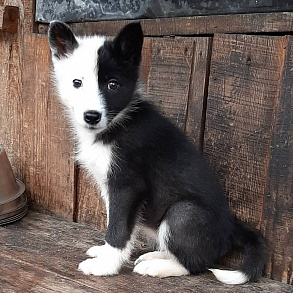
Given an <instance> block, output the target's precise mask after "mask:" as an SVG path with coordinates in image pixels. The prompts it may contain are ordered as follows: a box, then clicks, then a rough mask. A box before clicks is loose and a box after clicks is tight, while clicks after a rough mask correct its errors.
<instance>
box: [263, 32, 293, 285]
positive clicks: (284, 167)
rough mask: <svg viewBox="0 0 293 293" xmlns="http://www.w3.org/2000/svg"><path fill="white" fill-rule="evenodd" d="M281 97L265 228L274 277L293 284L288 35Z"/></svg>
mask: <svg viewBox="0 0 293 293" xmlns="http://www.w3.org/2000/svg"><path fill="white" fill-rule="evenodd" d="M285 45H286V47H287V50H286V57H285V62H284V70H283V75H282V76H280V78H282V79H281V80H282V87H281V92H280V99H279V100H278V103H277V105H276V107H277V112H276V120H275V125H274V129H273V136H272V141H271V147H270V149H271V154H270V156H271V159H270V165H269V170H268V178H267V188H266V196H265V202H264V209H265V212H264V230H265V235H266V236H267V237H268V239H269V240H270V243H271V246H272V252H271V253H272V254H271V260H270V266H269V271H270V275H271V277H272V278H274V279H278V280H282V282H287V283H289V284H291V285H293V271H292V270H293V123H292V122H293V87H292V81H293V51H292V50H293V38H292V37H288V43H287V44H285Z"/></svg>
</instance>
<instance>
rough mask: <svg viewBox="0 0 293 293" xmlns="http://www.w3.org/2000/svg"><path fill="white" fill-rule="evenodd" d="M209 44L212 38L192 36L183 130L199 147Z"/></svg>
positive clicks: (207, 75)
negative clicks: (192, 43) (189, 75)
mask: <svg viewBox="0 0 293 293" xmlns="http://www.w3.org/2000/svg"><path fill="white" fill-rule="evenodd" d="M211 46H212V38H194V52H193V62H192V70H191V78H190V85H189V98H188V106H187V114H186V115H187V117H186V125H185V132H186V134H187V135H188V136H189V137H190V138H191V140H192V141H193V143H194V144H195V145H196V146H197V147H198V148H200V149H201V148H202V139H203V137H202V132H203V126H204V123H205V121H204V120H205V113H204V107H205V103H206V98H207V97H206V94H207V87H208V82H209V66H210V58H211Z"/></svg>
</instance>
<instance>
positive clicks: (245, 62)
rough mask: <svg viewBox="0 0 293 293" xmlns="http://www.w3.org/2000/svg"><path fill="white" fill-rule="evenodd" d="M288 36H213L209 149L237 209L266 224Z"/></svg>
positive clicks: (257, 225)
mask: <svg viewBox="0 0 293 293" xmlns="http://www.w3.org/2000/svg"><path fill="white" fill-rule="evenodd" d="M285 40H286V38H284V37H265V36H243V35H216V36H215V38H214V41H213V54H212V61H211V76H210V86H209V93H208V101H207V121H206V131H205V146H204V151H205V152H206V153H207V154H208V156H209V159H210V161H211V163H212V165H213V166H214V168H215V170H216V172H217V173H218V175H219V176H220V178H221V182H222V185H223V188H224V190H225V191H226V193H227V195H228V198H229V202H230V206H231V208H232V210H233V212H234V213H235V214H236V215H237V216H238V217H239V218H241V219H242V220H244V221H246V222H249V223H251V224H252V225H253V226H254V227H255V228H257V229H260V228H261V227H262V217H263V200H264V194H265V185H266V176H267V169H268V164H269V159H270V151H269V150H270V141H271V136H272V122H273V121H274V116H275V106H276V103H277V100H278V96H279V90H280V75H281V72H282V66H283V63H284V47H285V43H286V42H285Z"/></svg>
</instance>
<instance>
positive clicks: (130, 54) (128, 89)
mask: <svg viewBox="0 0 293 293" xmlns="http://www.w3.org/2000/svg"><path fill="white" fill-rule="evenodd" d="M48 35H49V44H50V48H51V52H52V61H53V66H54V71H53V74H54V79H55V82H56V87H57V91H58V94H59V96H60V99H61V101H62V102H63V104H64V105H65V106H66V107H67V109H68V110H69V113H70V117H71V118H72V119H73V120H74V123H75V124H76V123H77V125H78V126H79V127H83V128H85V129H87V130H88V131H91V132H96V133H98V132H100V131H102V130H104V129H105V128H107V126H108V125H109V123H111V121H112V120H113V119H115V117H117V115H118V114H119V113H120V112H121V111H123V109H125V108H126V107H127V106H128V105H129V103H130V102H131V100H132V98H133V93H134V91H135V89H136V86H137V80H138V69H139V64H140V60H141V50H142V44H143V33H142V29H141V26H140V24H139V23H131V24H129V25H127V26H125V27H124V28H123V29H122V30H121V31H120V33H119V34H118V35H117V36H116V37H115V38H108V37H104V36H92V37H83V38H80V37H76V36H75V35H74V34H73V32H72V31H71V29H70V28H69V26H67V25H66V24H65V23H63V22H60V21H53V22H51V23H50V26H49V32H48Z"/></svg>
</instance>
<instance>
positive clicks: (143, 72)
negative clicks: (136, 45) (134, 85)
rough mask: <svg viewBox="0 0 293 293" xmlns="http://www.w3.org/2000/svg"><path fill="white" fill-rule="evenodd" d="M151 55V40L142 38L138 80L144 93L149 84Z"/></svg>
mask: <svg viewBox="0 0 293 293" xmlns="http://www.w3.org/2000/svg"><path fill="white" fill-rule="evenodd" d="M152 53H153V39H152V38H144V41H143V48H142V58H141V59H142V60H141V64H140V79H141V82H142V85H143V89H144V90H145V91H146V90H147V87H148V82H149V76H150V68H151V60H152Z"/></svg>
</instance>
